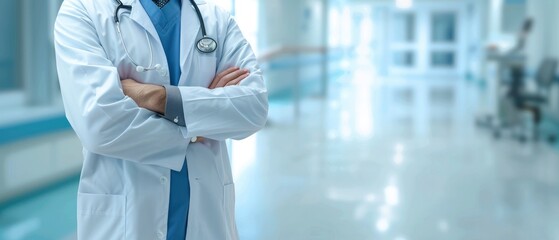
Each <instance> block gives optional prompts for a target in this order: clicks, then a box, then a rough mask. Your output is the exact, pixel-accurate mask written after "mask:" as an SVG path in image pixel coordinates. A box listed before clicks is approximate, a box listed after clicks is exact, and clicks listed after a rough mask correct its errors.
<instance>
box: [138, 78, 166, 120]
mask: <svg viewBox="0 0 559 240" xmlns="http://www.w3.org/2000/svg"><path fill="white" fill-rule="evenodd" d="M146 88H147V89H146V91H145V96H144V97H143V99H144V101H145V107H146V108H147V109H149V110H151V111H154V112H157V113H159V114H165V102H166V100H167V94H166V92H165V88H164V87H162V86H157V85H149V86H147V87H146Z"/></svg>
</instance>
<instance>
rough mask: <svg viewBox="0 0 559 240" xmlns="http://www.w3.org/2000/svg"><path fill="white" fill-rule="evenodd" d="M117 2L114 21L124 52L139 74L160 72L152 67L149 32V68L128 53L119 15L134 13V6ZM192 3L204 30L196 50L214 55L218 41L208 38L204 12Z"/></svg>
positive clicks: (191, 1) (147, 36) (192, 1)
mask: <svg viewBox="0 0 559 240" xmlns="http://www.w3.org/2000/svg"><path fill="white" fill-rule="evenodd" d="M115 1H116V3H117V4H118V5H117V7H116V9H115V13H114V17H113V21H114V23H115V25H116V30H117V32H118V36H119V37H120V40H121V42H122V46H123V48H124V52H125V53H126V56H127V57H128V59H129V60H130V61H131V62H132V64H134V65H135V66H136V69H137V71H138V72H144V71H147V70H159V68H160V66H159V64H156V65H155V66H152V65H153V55H154V54H153V47H152V44H151V41H150V40H149V35H148V33H147V31H146V32H145V34H146V40H147V42H148V46H149V52H150V60H149V65H148V67H143V66H141V65H140V64H139V63H137V62H136V61H134V59H133V58H132V57H131V55H130V52H129V51H128V47H127V46H126V43H125V42H124V36H123V34H122V30H121V28H120V18H119V15H118V13H119V11H120V10H128V11H132V5H125V4H123V3H122V1H121V0H115ZM190 3H191V4H192V7H193V8H194V10H195V12H196V16H197V17H198V21H199V22H200V29H201V30H202V38H201V39H200V40H198V41H197V42H196V49H198V51H200V52H202V53H212V52H214V51H215V50H216V48H217V41H215V39H213V38H211V37H208V36H207V32H206V24H205V23H204V19H203V17H202V12H201V11H200V8H199V7H198V5H197V4H196V2H195V1H194V0H190ZM203 40H209V41H210V43H211V44H203V43H202V41H203Z"/></svg>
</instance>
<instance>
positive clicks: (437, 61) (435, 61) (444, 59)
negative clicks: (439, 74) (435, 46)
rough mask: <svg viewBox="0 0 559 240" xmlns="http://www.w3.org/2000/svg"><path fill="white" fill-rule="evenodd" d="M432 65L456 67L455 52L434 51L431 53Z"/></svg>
mask: <svg viewBox="0 0 559 240" xmlns="http://www.w3.org/2000/svg"><path fill="white" fill-rule="evenodd" d="M431 66H433V67H443V68H452V67H454V52H452V51H434V52H432V53H431Z"/></svg>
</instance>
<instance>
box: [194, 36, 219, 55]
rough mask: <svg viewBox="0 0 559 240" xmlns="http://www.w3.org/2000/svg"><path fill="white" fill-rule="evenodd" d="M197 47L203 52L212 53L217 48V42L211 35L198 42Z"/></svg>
mask: <svg viewBox="0 0 559 240" xmlns="http://www.w3.org/2000/svg"><path fill="white" fill-rule="evenodd" d="M196 48H197V49H198V51H200V52H202V53H212V52H214V51H215V50H216V49H217V42H216V41H215V40H214V39H213V38H210V37H203V38H201V39H200V40H198V43H196Z"/></svg>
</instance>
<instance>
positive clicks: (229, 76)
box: [208, 67, 250, 89]
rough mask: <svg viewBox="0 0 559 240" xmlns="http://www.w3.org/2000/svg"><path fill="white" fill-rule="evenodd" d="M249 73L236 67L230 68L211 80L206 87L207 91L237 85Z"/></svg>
mask: <svg viewBox="0 0 559 240" xmlns="http://www.w3.org/2000/svg"><path fill="white" fill-rule="evenodd" d="M248 75H250V72H249V71H248V69H240V68H238V67H231V68H228V69H227V70H225V71H223V72H221V73H219V74H218V75H217V76H215V78H214V79H213V81H212V83H211V84H210V86H209V87H208V88H209V89H215V88H220V87H226V86H231V85H237V84H239V83H240V82H241V81H242V80H243V79H245V78H246V77H248Z"/></svg>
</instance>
